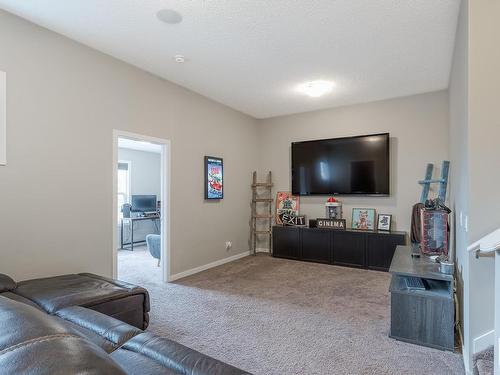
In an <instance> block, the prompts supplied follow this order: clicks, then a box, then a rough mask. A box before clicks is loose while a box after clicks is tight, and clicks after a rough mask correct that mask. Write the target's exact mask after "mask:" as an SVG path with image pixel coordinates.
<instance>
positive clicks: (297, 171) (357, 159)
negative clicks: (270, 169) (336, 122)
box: [292, 133, 390, 195]
mask: <svg viewBox="0 0 500 375" xmlns="http://www.w3.org/2000/svg"><path fill="white" fill-rule="evenodd" d="M389 171H390V169H389V133H383V134H371V135H363V136H357V137H346V138H332V139H321V140H316V141H304V142H294V143H292V193H293V194H296V195H337V194H338V195H389V184H390V183H389V173H390V172H389Z"/></svg>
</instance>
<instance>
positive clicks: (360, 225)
mask: <svg viewBox="0 0 500 375" xmlns="http://www.w3.org/2000/svg"><path fill="white" fill-rule="evenodd" d="M351 228H352V229H359V230H375V209H374V208H353V209H352V224H351Z"/></svg>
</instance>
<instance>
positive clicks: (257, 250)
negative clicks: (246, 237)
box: [255, 247, 269, 253]
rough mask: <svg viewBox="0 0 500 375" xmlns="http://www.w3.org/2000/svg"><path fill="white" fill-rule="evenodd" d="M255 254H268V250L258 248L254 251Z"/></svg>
mask: <svg viewBox="0 0 500 375" xmlns="http://www.w3.org/2000/svg"><path fill="white" fill-rule="evenodd" d="M255 252H256V253H269V249H266V248H265V247H258V248H257V249H255Z"/></svg>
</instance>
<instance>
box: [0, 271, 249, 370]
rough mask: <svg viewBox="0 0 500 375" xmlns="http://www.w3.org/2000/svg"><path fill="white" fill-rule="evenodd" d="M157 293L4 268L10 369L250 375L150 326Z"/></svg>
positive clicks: (1, 319)
mask: <svg viewBox="0 0 500 375" xmlns="http://www.w3.org/2000/svg"><path fill="white" fill-rule="evenodd" d="M148 312H149V295H148V292H147V290H145V289H144V288H140V287H137V286H134V285H132V284H128V283H123V282H119V281H116V280H112V279H107V278H104V277H101V276H97V275H92V274H78V275H63V276H57V277H51V278H44V279H36V280H28V281H23V282H19V283H16V282H14V280H12V279H11V278H10V277H8V276H7V275H3V274H0V369H1V371H0V372H1V373H2V374H28V375H31V374H33V375H34V374H37V375H38V374H111V375H113V374H145V375H149V374H186V375H187V374H190V375H205V374H206V375H208V374H220V375H233V374H234V375H239V374H249V373H248V372H245V371H242V370H240V369H237V368H236V367H233V366H231V365H228V364H226V363H223V362H221V361H219V360H216V359H214V358H211V357H209V356H206V355H204V354H202V353H199V352H197V351H195V350H193V349H190V348H187V347H185V346H183V345H181V344H179V343H177V342H175V341H172V340H169V339H167V338H164V337H159V336H156V335H154V334H152V333H149V332H145V331H144V329H145V328H146V327H147V325H148V319H149V318H148Z"/></svg>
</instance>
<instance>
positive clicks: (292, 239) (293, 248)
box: [273, 226, 300, 259]
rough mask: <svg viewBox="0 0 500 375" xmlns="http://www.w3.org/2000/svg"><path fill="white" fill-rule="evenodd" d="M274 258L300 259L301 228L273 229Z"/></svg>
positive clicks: (275, 227) (276, 227)
mask: <svg viewBox="0 0 500 375" xmlns="http://www.w3.org/2000/svg"><path fill="white" fill-rule="evenodd" d="M273 256H275V257H280V258H290V259H300V231H299V228H294V227H279V226H274V227H273Z"/></svg>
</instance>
